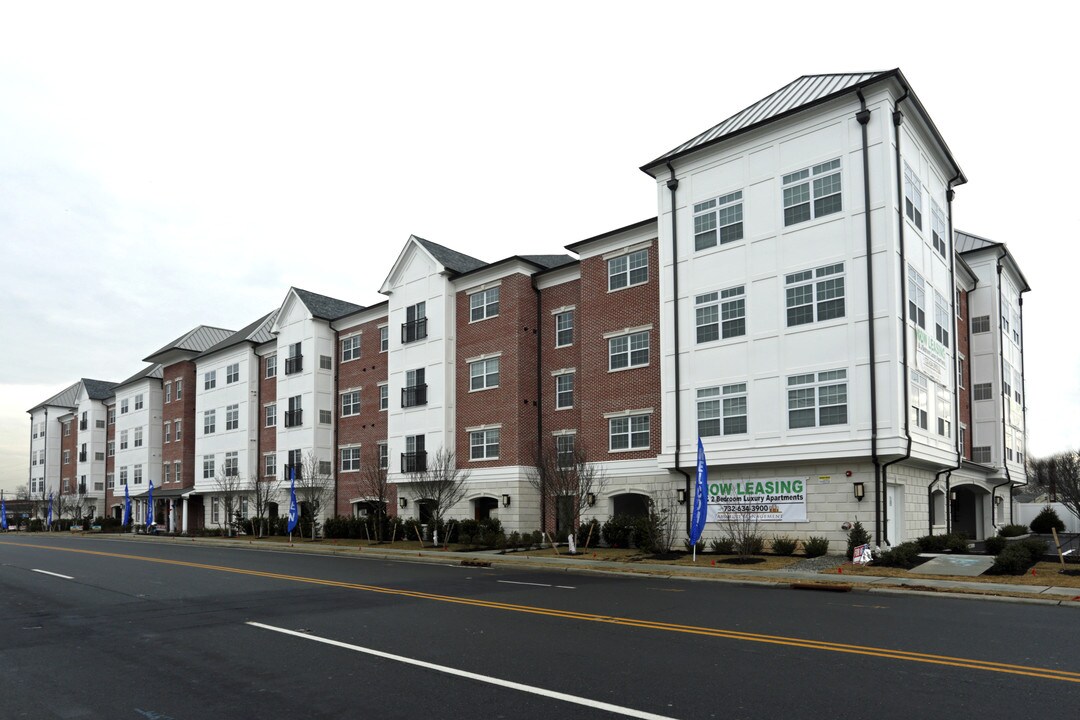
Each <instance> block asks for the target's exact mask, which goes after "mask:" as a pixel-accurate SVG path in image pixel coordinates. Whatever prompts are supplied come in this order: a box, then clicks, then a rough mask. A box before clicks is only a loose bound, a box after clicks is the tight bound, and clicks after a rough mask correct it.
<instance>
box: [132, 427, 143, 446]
mask: <svg viewBox="0 0 1080 720" xmlns="http://www.w3.org/2000/svg"><path fill="white" fill-rule="evenodd" d="M142 438H143V429H142V428H141V427H137V428H135V433H134V440H133V441H132V445H133V446H134V447H142Z"/></svg>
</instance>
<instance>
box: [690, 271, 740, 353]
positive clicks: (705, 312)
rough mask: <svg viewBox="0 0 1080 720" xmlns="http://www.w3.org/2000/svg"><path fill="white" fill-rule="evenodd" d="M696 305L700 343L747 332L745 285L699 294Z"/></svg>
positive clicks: (695, 300) (737, 335)
mask: <svg viewBox="0 0 1080 720" xmlns="http://www.w3.org/2000/svg"><path fill="white" fill-rule="evenodd" d="M694 305H695V307H694V318H695V322H696V324H697V341H698V342H699V343H706V342H712V341H713V340H719V339H720V338H724V339H727V338H732V337H739V336H741V335H745V334H746V289H745V286H743V285H740V286H738V287H733V288H728V289H726V290H721V291H719V292H711V293H705V294H704V295H698V296H697V297H696V298H694Z"/></svg>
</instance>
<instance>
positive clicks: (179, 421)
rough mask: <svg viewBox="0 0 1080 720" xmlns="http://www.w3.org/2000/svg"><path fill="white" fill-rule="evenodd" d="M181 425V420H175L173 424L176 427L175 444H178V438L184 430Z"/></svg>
mask: <svg viewBox="0 0 1080 720" xmlns="http://www.w3.org/2000/svg"><path fill="white" fill-rule="evenodd" d="M183 423H184V421H183V420H177V421H176V422H175V423H173V424H174V425H175V426H176V441H177V442H180V437H181V436H182V435H183V430H184V424H183Z"/></svg>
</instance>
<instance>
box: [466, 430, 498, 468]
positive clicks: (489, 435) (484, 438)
mask: <svg viewBox="0 0 1080 720" xmlns="http://www.w3.org/2000/svg"><path fill="white" fill-rule="evenodd" d="M499 434H500V430H499V428H491V429H489V430H475V431H473V432H470V433H469V459H471V460H498V459H499Z"/></svg>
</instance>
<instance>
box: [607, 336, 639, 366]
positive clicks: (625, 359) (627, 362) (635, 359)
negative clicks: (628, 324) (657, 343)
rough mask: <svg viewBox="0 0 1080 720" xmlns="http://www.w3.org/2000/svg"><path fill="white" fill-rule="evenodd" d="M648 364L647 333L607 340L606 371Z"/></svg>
mask: <svg viewBox="0 0 1080 720" xmlns="http://www.w3.org/2000/svg"><path fill="white" fill-rule="evenodd" d="M648 364H649V331H648V330H646V331H644V332H637V333H632V334H630V335H619V336H617V337H613V338H610V339H608V370H621V369H623V368H632V367H643V366H645V365H648Z"/></svg>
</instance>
